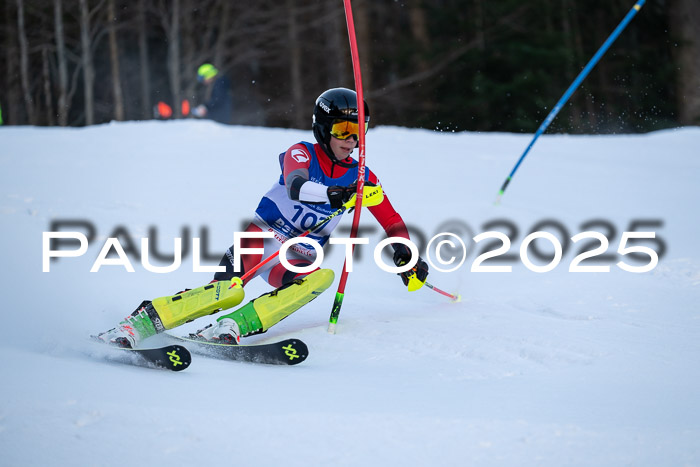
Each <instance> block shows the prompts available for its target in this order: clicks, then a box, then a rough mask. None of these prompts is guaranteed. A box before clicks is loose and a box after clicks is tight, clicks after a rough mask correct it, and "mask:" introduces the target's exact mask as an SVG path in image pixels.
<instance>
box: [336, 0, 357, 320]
mask: <svg viewBox="0 0 700 467" xmlns="http://www.w3.org/2000/svg"><path fill="white" fill-rule="evenodd" d="M343 4H344V6H345V19H346V22H347V25H348V38H349V39H350V53H351V55H352V69H353V73H354V75H355V92H356V93H357V113H358V115H357V123H358V127H359V128H360V130H359V133H360V134H359V135H358V138H359V140H360V141H359V143H360V156H359V159H358V164H357V204H356V205H355V215H354V216H353V218H352V229H351V231H350V238H355V237H357V230H358V227H359V225H360V211H361V210H362V209H361V208H362V192H363V190H364V188H365V124H364V123H365V100H364V95H363V93H362V74H361V72H360V55H359V53H358V50H357V38H356V37H355V23H354V21H353V18H352V6H351V5H350V0H343ZM354 251H355V246H354V245H353V247H352V252H354ZM351 254H352V253H351ZM346 266H347V259H346V260H345V262H344V263H343V271H342V273H341V275H340V283H339V284H338V291H337V292H336V294H335V300H334V301H333V308H332V310H331V316H330V319H329V323H328V332H329V333H331V334H335V326H336V324H337V323H338V316H339V315H340V308H341V306H342V305H343V298H344V297H345V285H346V284H347V281H348V274H349V273H348V271H347V267H346Z"/></svg>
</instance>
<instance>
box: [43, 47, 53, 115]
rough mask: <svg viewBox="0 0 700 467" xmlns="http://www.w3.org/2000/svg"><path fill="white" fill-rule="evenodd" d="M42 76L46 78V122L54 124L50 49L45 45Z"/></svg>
mask: <svg viewBox="0 0 700 467" xmlns="http://www.w3.org/2000/svg"><path fill="white" fill-rule="evenodd" d="M41 63H42V66H41V76H42V77H43V80H44V106H45V107H46V108H45V110H46V124H47V125H49V126H53V125H54V119H53V117H54V111H53V93H52V92H51V73H49V51H48V47H47V46H44V47H42V49H41Z"/></svg>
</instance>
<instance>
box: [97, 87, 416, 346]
mask: <svg viewBox="0 0 700 467" xmlns="http://www.w3.org/2000/svg"><path fill="white" fill-rule="evenodd" d="M364 105H365V115H366V121H365V122H363V123H364V124H365V129H367V126H368V122H369V109H368V107H367V104H366V103H364ZM313 117H314V119H313V126H312V128H313V133H314V137H315V139H316V143H315V144H312V143H308V142H304V141H302V142H300V143H297V144H294V145H292V146H291V147H290V148H289V149H287V151H286V152H284V153H282V154H280V156H279V161H280V169H281V175H280V177H279V180H277V181H275V183H274V184H273V185H272V187H271V188H270V190H268V192H267V193H266V194H265V195H264V196H263V197H262V199H261V201H260V203H259V205H258V207H257V209H256V211H255V220H254V221H253V222H252V223H251V224H250V225H249V226H248V227H247V229H246V231H245V232H246V233H248V234H253V235H255V234H260V233H269V234H271V236H269V237H267V238H260V237H258V238H243V239H242V240H241V242H240V248H241V252H243V251H244V250H246V249H256V250H257V251H256V252H255V253H253V254H247V253H246V254H241V255H240V259H241V261H240V265H239V266H240V267H239V268H238V270H236V269H235V268H234V263H235V261H234V259H235V255H234V246H231V247H230V248H229V249H228V250H227V251H226V254H225V255H224V257H223V258H222V260H221V263H220V265H219V267H220V268H221V269H220V270H219V272H217V273H216V274H215V276H214V281H213V282H217V283H225V284H227V285H228V284H229V283H230V284H231V285H230V286H227V287H217V290H218V291H219V292H217V294H216V295H215V296H213V297H212V300H213V302H212V300H210V301H207V300H203V299H202V294H204V293H205V292H206V290H204V289H205V288H206V287H207V286H203V287H200V288H199V289H194V290H192V291H185V292H184V293H182V298H181V299H177V300H175V301H173V300H172V299H168V297H163V298H162V299H156V300H153V301H150V302H149V301H147V302H144V303H142V304H141V306H140V307H139V308H138V309H137V310H136V311H135V312H134V313H132V315H130V316H128V317H127V318H126V319H125V320H124V321H122V322H121V323H120V324H119V326H117V328H115V329H113V330H110V331H108V332H106V333H103V334H101V335H100V336H98V337H100V338H101V339H102V340H104V341H108V342H112V343H115V344H117V345H121V346H125V347H135V346H136V345H137V344H138V342H139V341H140V340H142V339H144V338H145V337H149V336H151V335H153V334H156V333H158V332H163V331H164V330H167V329H172V328H173V327H175V326H179V325H180V324H183V323H184V322H189V321H191V320H193V319H196V318H199V317H201V316H204V315H207V314H211V313H212V311H213V312H216V311H218V310H221V309H226V308H231V307H232V306H236V305H238V304H239V303H240V302H241V301H242V300H243V297H244V294H243V285H245V284H243V283H242V281H241V280H240V279H239V278H240V277H241V276H243V275H244V274H245V273H246V271H250V270H251V269H252V268H253V267H254V266H256V265H258V264H259V263H261V262H262V261H263V260H265V259H266V258H268V257H270V256H272V255H275V254H277V252H278V251H279V249H280V248H281V247H282V244H283V243H284V242H286V241H287V240H289V239H291V238H294V237H298V236H299V235H301V234H302V233H304V232H305V231H306V230H307V229H309V228H310V227H312V226H315V225H316V224H317V222H318V221H320V220H322V219H324V218H326V217H328V216H330V215H331V214H333V213H334V212H335V211H337V210H338V209H339V208H341V207H342V206H343V205H344V204H346V203H348V202H350V203H353V202H354V201H353V200H354V198H353V197H354V196H355V193H356V183H357V178H358V164H357V162H356V161H355V160H354V159H353V158H352V157H351V154H352V152H353V150H354V149H355V148H356V147H357V145H358V140H359V126H358V125H359V124H358V112H357V95H356V94H355V92H354V91H352V90H350V89H345V88H334V89H329V90H327V91H325V92H324V93H323V94H321V95H320V96H319V97H318V99H317V100H316V105H315V107H314V114H313ZM365 186H366V188H365V191H367V190H368V187H377V188H376V189H374V188H369V189H370V190H376V191H379V192H381V193H382V196H381V197H379V198H375V199H379V200H381V202H379V204H375V203H373V202H368V203H365V200H364V199H363V206H365V205H366V206H368V209H369V211H370V212H371V213H372V214H373V215H374V217H375V218H376V219H377V221H378V222H379V223H380V224H381V226H382V227H383V229H384V230H385V232H386V234H387V236H388V237H403V238H406V239H409V235H408V230H407V229H406V225H405V224H404V222H403V220H402V219H401V216H400V215H399V214H398V213H397V212H396V210H395V209H394V207H393V206H392V205H391V202H390V201H389V198H388V197H386V196H384V195H383V191H382V189H381V186H380V183H379V180H378V179H377V176H376V175H375V174H374V173H373V172H372V171H371V170H369V169H366V170H365ZM365 196H367V195H365ZM340 218H341V216H336V217H333V218H332V219H331V220H330V221H328V222H327V223H325V224H324V225H323V226H322V227H320V228H318V229H316V230H314V231H313V232H311V233H310V234H309V235H308V236H307V237H305V238H308V239H312V240H314V241H316V242H318V243H319V244H320V245H321V246H323V245H324V244H325V243H326V242H327V241H328V239H329V238H330V235H331V233H332V232H333V230H334V229H335V228H336V226H337V225H338V223H339V222H340ZM392 246H393V248H394V263H395V264H396V265H397V266H403V265H405V264H407V263H408V262H409V261H410V260H411V252H410V250H409V248H408V247H407V246H406V245H403V244H400V243H394V244H392ZM286 258H287V260H288V261H289V263H290V264H292V265H293V266H295V267H300V268H303V267H305V266H309V265H311V264H312V263H313V262H314V260H315V259H316V254H315V250H314V249H313V247H311V245H308V244H305V243H297V244H295V245H293V246H292V247H291V248H289V249H288V250H287V253H286ZM412 275H415V277H416V278H417V279H418V280H419V281H420V282H421V283H424V282H425V280H426V278H427V276H428V266H427V264H426V263H425V261H423V260H422V259H421V258H420V257H419V258H418V261H417V263H416V265H415V266H414V267H413V269H411V270H409V271H407V272H405V273H402V274H401V277H402V280H403V282H404V284H406V285H407V284H408V281H409V277H410V276H412ZM257 276H261V277H263V278H264V279H265V280H266V281H267V282H268V283H269V284H270V285H271V286H273V287H274V288H275V290H273V291H272V292H269V293H267V294H264V295H262V296H260V297H258V298H256V299H254V300H252V301H250V302H248V303H247V304H246V305H244V306H243V307H241V308H239V309H237V310H235V311H234V312H232V313H229V314H227V315H224V316H221V317H220V318H218V319H217V321H216V323H214V324H210V325H209V326H207V327H205V328H204V329H202V330H200V331H198V332H197V333H196V336H197V337H198V338H201V339H206V340H209V341H214V342H220V343H227V344H236V343H239V342H240V338H241V337H245V336H249V335H252V334H257V333H260V332H265V331H267V329H269V328H270V326H272V325H274V324H276V323H277V322H279V321H280V320H282V319H284V318H285V317H287V316H289V315H290V314H291V313H293V312H294V311H296V310H297V309H299V308H300V307H302V306H303V305H305V304H306V303H308V302H309V301H311V300H313V299H314V298H316V297H317V296H318V295H320V294H321V293H322V292H323V291H324V290H326V289H327V288H328V287H330V285H331V284H332V283H333V280H334V274H333V271H332V270H330V269H318V268H316V269H314V270H312V271H307V272H304V273H298V272H294V271H291V270H287V269H286V268H285V267H284V265H283V264H282V263H280V261H279V258H276V259H275V260H273V261H270V262H269V263H268V264H266V265H264V266H263V267H261V268H259V269H258V270H257V271H256V272H255V274H254V275H253V277H257ZM251 278H252V277H251ZM251 278H248V280H250V279H251ZM200 289H203V291H202V294H199V295H198V296H197V297H195V295H196V294H195V292H196V291H199V290H200ZM224 289H225V290H226V293H223V295H225V296H223V297H222V293H221V292H220V291H221V290H224ZM208 290H212V288H211V286H209V289H208ZM212 293H213V292H212ZM174 298H176V297H174ZM195 298H196V300H195ZM214 298H215V300H214ZM187 300H189V301H191V302H192V304H191V306H186V302H187ZM195 302H196V303H195ZM210 302H211V303H210ZM219 305H221V306H219ZM175 308H177V309H175Z"/></svg>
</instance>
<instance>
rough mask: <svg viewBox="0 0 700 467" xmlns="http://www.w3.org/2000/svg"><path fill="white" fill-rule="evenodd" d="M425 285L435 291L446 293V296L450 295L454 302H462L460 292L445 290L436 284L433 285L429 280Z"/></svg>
mask: <svg viewBox="0 0 700 467" xmlns="http://www.w3.org/2000/svg"><path fill="white" fill-rule="evenodd" d="M424 285H425V286H426V287H428V288H429V289H430V290H434V291H435V292H437V293H439V294H441V295H444V296H445V297H449V298H450V299H451V300H452V301H453V302H461V301H462V296H461V295H460V294H456V295H453V294H451V293H449V292H445V291H444V290H440V289H438V288H437V287H435V286H434V285H432V284H430V283H428V282H426V283H425V284H424Z"/></svg>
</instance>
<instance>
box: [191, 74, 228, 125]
mask: <svg viewBox="0 0 700 467" xmlns="http://www.w3.org/2000/svg"><path fill="white" fill-rule="evenodd" d="M197 81H199V82H200V83H202V84H203V85H204V86H206V89H205V99H204V100H205V103H204V104H200V105H198V106H197V107H195V108H194V109H193V110H192V114H193V115H194V116H195V117H199V118H208V119H210V120H214V121H217V122H219V123H226V124H231V116H232V114H233V99H232V97H231V81H230V80H229V79H228V78H227V77H226V75H224V74H223V73H221V72H220V71H219V70H218V69H217V68H216V67H215V66H214V65H212V64H211V63H204V64H202V65H201V66H200V67H199V68H198V69H197Z"/></svg>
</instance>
